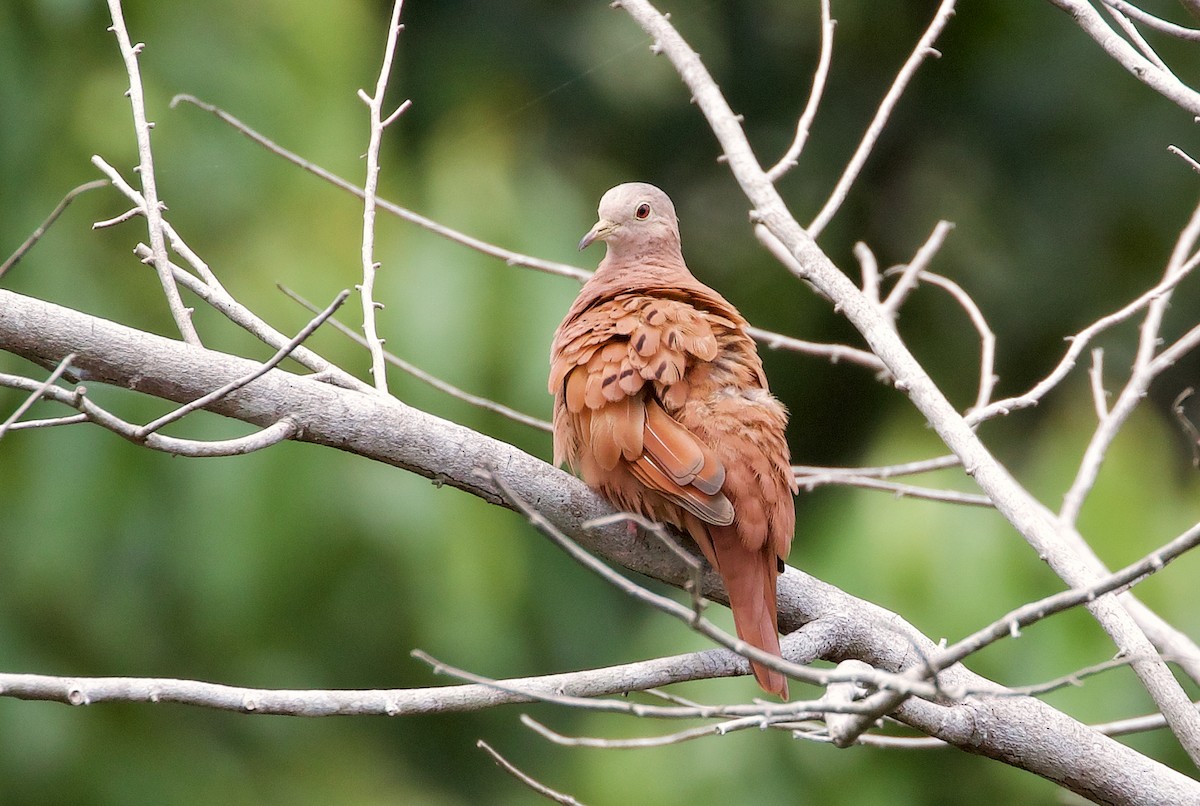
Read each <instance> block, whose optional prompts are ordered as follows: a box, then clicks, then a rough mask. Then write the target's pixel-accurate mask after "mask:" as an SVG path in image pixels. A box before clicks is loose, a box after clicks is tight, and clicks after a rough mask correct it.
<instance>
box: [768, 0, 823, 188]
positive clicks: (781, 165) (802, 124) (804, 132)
mask: <svg viewBox="0 0 1200 806" xmlns="http://www.w3.org/2000/svg"><path fill="white" fill-rule="evenodd" d="M836 25H837V21H836V20H834V19H833V18H832V17H831V16H830V13H829V0H821V55H820V56H819V57H818V58H817V69H816V71H815V72H814V73H813V82H812V90H811V91H810V92H809V94H808V103H807V104H805V106H804V112H803V113H802V114H801V115H800V120H799V121H797V123H796V137H795V138H794V139H793V140H792V144H791V145H790V146H789V147H788V150H787V151H786V152H785V153H784V155H783V156H782V157H780V158H779V162H777V163H775V165H774V166H773V167H772V168H771V169H769V170H768V171H767V178H768V179H770V180H771V181H772V182H778V181H779V178H780V177H781V176H783V175H784V174H785V173H787V172H788V171H790V170H791V169H792V168H794V167H796V165H798V164H799V160H800V152H802V151H803V150H804V144H805V143H806V142H807V141H808V133H809V131H810V130H811V129H812V124H813V120H814V119H815V118H816V116H817V108H818V107H819V106H820V105H821V96H822V94H824V92H825V82H826V80H827V79H828V77H829V64H830V62H831V61H833V29H834V28H835V27H836Z"/></svg>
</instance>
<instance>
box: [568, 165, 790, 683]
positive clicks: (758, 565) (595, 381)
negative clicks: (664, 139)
mask: <svg viewBox="0 0 1200 806" xmlns="http://www.w3.org/2000/svg"><path fill="white" fill-rule="evenodd" d="M598 213H599V220H598V221H597V222H596V224H595V226H593V227H592V228H591V229H590V230H589V231H588V233H587V234H586V235H584V236H583V239H582V240H580V242H579V249H580V250H581V251H582V250H583V249H585V248H586V247H587V246H588V245H590V244H592V243H594V242H596V241H603V242H604V243H605V245H606V252H605V255H604V258H603V260H601V261H600V265H599V267H598V268H597V270H596V272H595V273H594V274H593V275H592V276H591V277H590V278H589V279H588V281H587V282H586V283H585V284H584V286H583V288H582V289H581V290H580V293H579V296H578V297H577V298H576V299H575V301H574V303H573V304H572V305H571V307H570V309H569V310H568V311H567V314H566V316H565V317H564V319H563V320H562V323H561V324H560V325H559V327H558V329H557V331H556V332H555V334H554V339H553V341H552V343H551V348H550V373H549V388H550V393H551V394H552V395H553V396H554V418H553V435H554V463H555V464H556V465H561V464H562V463H563V462H564V461H565V462H566V463H567V464H568V466H570V468H571V469H572V470H574V471H575V472H576V473H577V474H578V475H580V476H581V477H582V478H583V480H584V482H585V483H586V484H587V485H588V486H589V487H591V488H592V489H593V490H595V491H597V492H599V493H600V495H601V496H602V497H604V498H605V499H606V500H607V501H608V502H609V503H610V504H612V505H613V506H614V507H615V508H617V509H619V510H622V511H627V512H633V513H636V514H638V515H641V516H643V517H646V518H649V519H651V520H653V521H656V522H659V523H665V524H669V525H671V526H674V527H676V528H677V529H678V530H680V531H682V532H683V533H684V534H686V535H688V536H689V537H690V538H691V539H692V540H693V541H694V542H695V543H696V545H697V546H698V547H699V548H700V551H701V553H702V554H703V555H704V557H705V558H706V559H707V560H708V563H709V564H710V565H711V566H712V567H713V568H714V569H715V570H716V571H717V573H718V574H719V575H720V577H721V579H722V580H723V582H724V583H725V589H726V591H727V592H728V594H729V605H730V609H731V610H732V611H733V620H734V626H735V628H736V630H737V634H738V637H739V638H741V640H742V641H744V642H746V643H748V644H751V645H753V646H755V647H758V648H759V649H761V650H764V651H766V652H768V653H770V654H773V655H776V656H780V648H779V628H778V615H777V602H776V596H777V594H776V579H777V577H778V575H779V573H780V572H781V571H782V570H783V562H784V560H785V559H786V558H787V555H788V551H789V549H790V547H791V542H792V534H793V531H794V527H795V518H796V513H795V505H794V496H795V494H796V492H797V486H796V481H795V476H794V475H793V473H792V469H791V458H790V454H789V451H788V444H787V439H786V436H785V429H786V426H787V419H788V413H787V409H786V408H785V407H784V406H783V404H782V403H780V402H779V401H778V400H777V399H776V398H775V397H774V396H772V394H771V392H770V390H769V388H768V386H767V377H766V374H765V372H764V371H763V365H762V360H761V358H760V357H759V355H758V350H757V348H756V347H755V344H754V340H753V339H752V338H751V337H750V335H749V333H748V327H749V325H748V323H747V322H746V320H745V319H744V318H743V317H742V315H741V314H740V313H739V312H738V311H737V309H736V308H734V306H733V305H731V304H730V303H729V302H728V301H727V300H726V299H725V298H724V297H722V296H721V295H720V294H719V293H717V292H716V291H714V290H713V289H712V288H709V287H708V286H707V285H704V284H703V283H701V282H700V281H699V280H697V279H696V278H695V277H694V276H693V275H692V273H691V271H690V270H689V269H688V267H687V264H686V263H685V262H684V259H683V252H682V248H681V245H680V238H679V221H678V218H677V217H676V214H675V207H674V205H673V204H672V203H671V199H670V197H668V196H667V194H666V193H664V192H663V191H662V190H660V189H659V188H657V187H655V186H654V185H650V184H647V183H644V182H630V183H626V184H622V185H617V186H616V187H614V188H612V189H611V190H609V191H608V192H607V193H605V194H604V196H603V197H602V198H601V199H600V205H599V210H598ZM750 665H751V669H752V671H753V673H754V676H755V678H756V680H757V681H758V684H759V686H761V687H762V689H763V690H764V691H766V692H768V693H770V694H775V695H778V696H779V697H781V698H782V699H784V700H786V699H787V696H788V686H787V677H786V676H784V675H783V674H782V673H780V672H779V671H778V670H775V669H771V668H768V667H767V666H765V665H763V664H761V663H756V662H753V661H752V662H751V664H750Z"/></svg>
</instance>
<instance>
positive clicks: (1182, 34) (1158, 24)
mask: <svg viewBox="0 0 1200 806" xmlns="http://www.w3.org/2000/svg"><path fill="white" fill-rule="evenodd" d="M1102 2H1103V3H1104V5H1106V6H1108V7H1109V8H1111V9H1113V10H1114V11H1119V12H1120V13H1122V14H1124V15H1126V16H1128V17H1132V18H1133V19H1135V20H1137V21H1138V22H1140V23H1142V24H1143V25H1145V26H1146V27H1147V28H1151V29H1153V30H1155V31H1158V32H1159V33H1162V34H1167V35H1168V36H1173V37H1175V38H1176V39H1184V40H1187V41H1189V42H1200V31H1197V30H1196V29H1195V28H1185V27H1184V26H1182V25H1176V24H1175V23H1173V22H1167V21H1166V20H1164V19H1162V18H1160V17H1156V16H1154V15H1153V14H1150V13H1149V12H1146V11H1143V10H1142V9H1140V8H1138V7H1137V6H1135V5H1133V4H1132V3H1126V2H1125V0H1102Z"/></svg>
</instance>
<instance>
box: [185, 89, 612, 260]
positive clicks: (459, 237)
mask: <svg viewBox="0 0 1200 806" xmlns="http://www.w3.org/2000/svg"><path fill="white" fill-rule="evenodd" d="M180 103H186V104H190V105H192V106H195V107H198V108H200V109H203V110H204V111H206V112H209V113H211V114H212V115H215V116H216V117H217V118H218V119H219V120H221V121H223V122H224V123H226V124H228V125H229V126H232V127H233V128H234V129H236V130H237V131H238V132H240V133H241V134H243V135H245V136H246V137H248V138H250V139H251V140H253V141H254V142H255V143H258V144H259V145H260V146H262V147H263V148H265V149H267V150H268V151H270V152H271V153H272V154H275V155H276V156H279V157H283V158H284V159H285V160H287V161H288V162H290V163H292V164H293V165H296V166H298V167H300V168H303V169H304V170H305V171H308V172H309V173H310V174H312V175H313V176H315V177H317V178H318V179H322V180H324V181H325V182H328V183H329V184H331V185H333V186H335V187H338V188H341V189H342V190H344V191H346V192H347V193H350V194H352V195H354V196H357V197H358V198H360V199H361V198H363V197H364V195H365V193H366V191H364V190H363V189H362V188H360V187H358V186H357V185H355V184H354V183H353V182H349V181H347V180H345V179H342V178H341V177H340V176H338V175H337V174H334V173H331V172H329V171H327V170H325V169H324V168H322V167H321V166H319V165H317V164H316V163H313V162H309V161H308V160H306V159H304V158H303V157H301V156H300V155H298V154H296V153H295V152H293V151H289V150H287V149H286V148H284V147H283V146H281V145H279V144H278V143H276V142H275V141H273V140H271V139H270V138H269V137H267V136H265V135H263V134H260V133H259V132H258V131H255V130H254V129H252V128H251V127H250V126H248V125H246V124H245V123H243V122H242V121H241V120H239V119H238V118H236V117H234V116H233V115H231V114H229V113H228V112H226V111H225V110H223V109H221V108H220V107H217V106H214V105H212V104H210V103H207V102H205V101H202V100H200V99H199V98H196V97H195V96H192V95H176V96H175V97H174V98H173V99H172V100H171V106H172V107H174V106H175V105H176V104H180ZM375 205H376V206H377V207H378V208H379V209H380V210H383V211H384V212H387V213H389V214H391V215H394V216H396V217H397V218H401V219H404V220H405V221H408V222H409V223H411V224H416V225H417V226H418V227H421V228H422V229H426V230H428V231H430V232H432V233H434V234H435V235H439V236H441V237H443V238H445V239H447V240H449V241H454V242H455V243H458V244H462V245H463V246H466V247H468V248H470V249H474V250H475V251H476V252H482V253H483V254H485V255H491V256H492V257H495V258H499V259H500V260H503V261H504V262H505V263H507V264H508V265H510V266H522V267H524V268H527V269H536V270H537V271H542V272H546V273H548V274H556V275H559V276H561V277H571V278H574V279H576V280H578V281H580V282H586V281H587V279H588V278H589V277H591V276H592V273H591V272H590V271H586V270H584V269H581V268H578V267H577V266H570V265H568V264H566V263H557V262H555V261H551V260H540V259H538V258H533V257H530V256H528V255H522V254H520V253H518V252H513V251H511V250H508V249H503V248H501V247H499V246H495V245H493V244H490V243H487V242H486V241H481V240H480V239H478V238H472V237H471V236H470V235H466V234H464V233H462V232H459V231H458V230H455V229H451V228H450V227H447V226H444V225H442V224H439V223H437V222H436V221H434V220H432V219H429V218H426V217H425V216H423V215H420V214H418V213H414V212H413V211H412V210H408V209H406V208H404V207H401V206H400V205H398V204H393V203H392V202H389V201H387V200H385V199H381V198H378V197H376V199H375Z"/></svg>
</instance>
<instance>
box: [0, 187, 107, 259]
mask: <svg viewBox="0 0 1200 806" xmlns="http://www.w3.org/2000/svg"><path fill="white" fill-rule="evenodd" d="M107 185H108V183H107V182H105V181H104V180H103V179H93V180H92V181H91V182H84V183H83V184H82V185H79V186H77V187H74V188H71V189H70V190H68V191H67V193H66V195H65V196H63V197H62V199H61V200H60V201H59V202H58V204H57V205H55V206H54V209H53V210H51V211H50V215H48V216H46V220H45V221H43V222H42V223H41V224H38V226H37V229H35V230H34V231H33V232H32V233H30V235H29V237H28V238H26V239H25V242H24V243H22V244H21V245H20V246H18V247H17V251H15V252H13V253H12V254H11V255H9V256H8V259H7V260H5V261H4V262H3V263H0V278H3V277H4V275H6V274H8V270H9V269H11V268H12V267H13V266H15V265H17V262H18V261H20V259H21V258H23V257H25V254H26V253H27V252H28V251H29V250H30V249H32V248H33V247H34V245H35V244H37V242H38V241H40V240H41V239H42V236H43V235H45V234H46V230H48V229H50V227H51V225H52V224H54V222H55V221H57V220H58V217H59V216H60V215H62V214H63V211H65V210H66V209H67V207H68V206H69V205H70V204H71V202H73V201H75V199H76V198H77V197H78V196H82V195H83V194H84V193H87V192H88V191H89V190H97V189H99V188H102V187H105V186H107Z"/></svg>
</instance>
